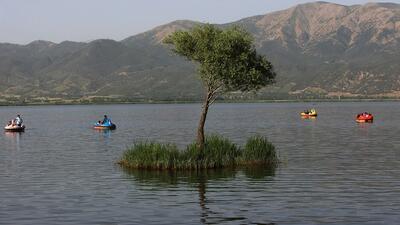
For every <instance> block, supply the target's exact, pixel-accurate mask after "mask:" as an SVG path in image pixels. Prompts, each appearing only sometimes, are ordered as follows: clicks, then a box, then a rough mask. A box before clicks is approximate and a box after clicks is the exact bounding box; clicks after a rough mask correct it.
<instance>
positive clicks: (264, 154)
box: [241, 135, 279, 165]
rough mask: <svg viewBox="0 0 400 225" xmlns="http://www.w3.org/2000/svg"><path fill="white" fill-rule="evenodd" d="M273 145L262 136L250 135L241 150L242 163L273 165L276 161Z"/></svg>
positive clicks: (276, 156)
mask: <svg viewBox="0 0 400 225" xmlns="http://www.w3.org/2000/svg"><path fill="white" fill-rule="evenodd" d="M278 161H279V160H278V155H277V153H276V151H275V146H274V145H273V144H272V143H271V142H269V141H268V139H267V138H265V137H262V136H259V135H257V136H253V137H250V138H249V139H248V140H247V142H246V145H245V146H244V149H243V152H242V160H241V163H242V164H246V165H274V164H277V163H278Z"/></svg>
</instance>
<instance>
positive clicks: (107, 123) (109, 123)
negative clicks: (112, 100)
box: [101, 115, 111, 125]
mask: <svg viewBox="0 0 400 225" xmlns="http://www.w3.org/2000/svg"><path fill="white" fill-rule="evenodd" d="M101 124H103V125H111V120H110V119H109V118H108V117H107V115H104V119H103V122H102V123H101Z"/></svg>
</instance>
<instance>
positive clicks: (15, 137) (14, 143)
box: [4, 132, 22, 151]
mask: <svg viewBox="0 0 400 225" xmlns="http://www.w3.org/2000/svg"><path fill="white" fill-rule="evenodd" d="M4 136H5V137H6V138H7V139H8V140H9V144H8V145H9V146H10V147H11V148H12V149H14V150H17V151H19V150H20V148H21V147H20V141H21V140H20V139H21V136H22V132H4Z"/></svg>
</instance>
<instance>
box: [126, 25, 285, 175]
mask: <svg viewBox="0 0 400 225" xmlns="http://www.w3.org/2000/svg"><path fill="white" fill-rule="evenodd" d="M164 43H165V44H167V45H169V46H172V51H174V52H175V53H177V54H178V55H181V56H184V57H186V58H187V59H188V60H191V61H193V62H195V64H196V65H198V73H199V78H200V80H201V81H202V83H203V86H204V92H205V93H204V101H203V105H202V112H201V116H200V120H199V123H198V127H197V138H196V141H195V142H194V143H193V144H191V145H189V146H187V148H186V149H185V150H183V151H180V150H179V149H178V148H177V147H176V146H175V145H173V144H159V143H154V142H144V143H137V144H135V145H134V146H133V147H132V148H131V149H129V150H128V151H126V152H125V154H124V155H123V157H122V159H121V160H120V162H119V164H120V165H121V166H123V167H126V168H136V169H158V170H182V169H196V170H197V169H212V168H213V169H214V168H225V167H236V166H241V165H266V166H272V165H276V164H277V162H278V157H277V154H276V152H275V147H274V146H273V145H272V144H271V143H270V142H268V140H267V139H266V138H263V137H260V136H255V137H252V138H250V139H249V140H248V141H247V143H246V145H245V146H244V148H243V149H242V148H239V147H238V146H237V145H235V144H233V143H232V142H231V141H229V140H228V139H226V138H223V137H221V136H218V135H213V136H209V137H207V138H206V137H205V135H204V125H205V123H206V118H207V113H208V110H209V107H210V106H211V105H212V104H213V103H214V102H215V100H216V99H217V97H218V96H219V95H222V94H224V93H228V92H232V91H240V92H249V91H257V90H259V89H260V88H262V87H265V86H267V85H269V84H272V83H274V82H275V76H276V74H275V72H274V69H273V66H272V64H271V63H270V62H269V61H268V60H267V59H266V57H265V56H262V55H259V54H257V51H256V48H255V47H254V45H253V37H252V36H251V35H250V34H249V33H248V32H246V31H244V30H243V29H241V28H239V27H230V28H227V29H220V28H218V27H216V26H214V25H211V24H205V25H199V26H196V27H195V28H193V29H192V30H190V31H175V32H173V33H172V34H171V35H169V36H168V37H166V38H165V40H164Z"/></svg>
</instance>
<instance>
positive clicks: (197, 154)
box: [183, 135, 240, 169]
mask: <svg viewBox="0 0 400 225" xmlns="http://www.w3.org/2000/svg"><path fill="white" fill-rule="evenodd" d="M183 155H184V156H185V157H187V159H188V163H189V165H190V166H189V167H190V168H192V169H195V168H196V169H216V168H225V167H234V166H235V165H236V164H237V159H238V157H239V156H240V149H239V148H238V146H237V145H236V144H234V143H232V142H231V141H230V140H229V139H227V138H224V137H221V136H219V135H211V136H207V137H206V139H205V145H204V149H203V150H202V151H200V149H199V148H198V147H197V145H196V143H192V144H190V145H189V146H188V147H187V148H186V150H185V151H184V152H183Z"/></svg>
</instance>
